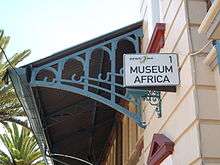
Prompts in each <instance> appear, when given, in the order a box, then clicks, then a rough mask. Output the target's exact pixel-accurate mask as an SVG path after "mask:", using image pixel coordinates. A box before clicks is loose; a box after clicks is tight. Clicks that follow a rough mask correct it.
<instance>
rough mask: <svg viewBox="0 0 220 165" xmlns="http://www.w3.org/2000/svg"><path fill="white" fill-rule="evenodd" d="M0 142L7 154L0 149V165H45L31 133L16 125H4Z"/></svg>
mask: <svg viewBox="0 0 220 165" xmlns="http://www.w3.org/2000/svg"><path fill="white" fill-rule="evenodd" d="M5 128H6V132H5V133H4V134H2V135H0V140H1V141H2V143H3V144H4V145H5V147H6V148H7V150H8V151H7V152H8V153H6V152H5V151H3V150H2V149H0V165H45V163H44V161H43V160H42V154H41V151H40V149H39V147H38V145H37V141H36V139H35V138H34V136H33V134H32V133H31V131H30V130H29V129H27V128H25V127H21V128H19V127H18V125H17V124H15V123H12V124H8V123H7V124H6V125H5Z"/></svg>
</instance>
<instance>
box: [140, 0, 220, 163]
mask: <svg viewBox="0 0 220 165" xmlns="http://www.w3.org/2000/svg"><path fill="white" fill-rule="evenodd" d="M147 3H148V0H144V1H143V2H142V7H141V15H142V18H143V19H144V35H145V37H144V39H143V45H142V48H143V52H144V51H145V50H146V47H147V43H148V40H149V38H148V35H147V26H148V25H147V17H146V15H147V12H145V11H147ZM206 11H207V2H206V1H205V0H160V17H161V21H162V22H164V23H166V31H165V46H164V48H163V49H162V50H161V52H167V53H170V52H175V53H178V55H179V62H180V77H181V84H180V86H178V88H177V92H176V93H163V101H162V102H163V103H162V118H160V119H158V118H156V117H154V118H153V119H152V120H151V122H150V125H149V126H148V127H147V128H146V129H145V131H144V150H143V154H142V157H140V161H139V163H138V164H144V163H146V159H147V156H146V155H148V152H149V148H150V143H151V140H152V136H153V134H154V133H158V132H159V133H163V134H165V135H166V136H167V137H169V138H170V139H171V140H172V141H174V142H175V151H174V153H173V155H172V159H173V164H174V165H187V164H202V163H203V164H209V165H210V164H219V163H220V142H218V140H217V139H220V108H219V105H220V101H219V100H218V99H220V97H217V96H218V95H219V96H220V90H219V89H220V80H219V77H220V76H219V74H218V73H215V72H214V71H212V70H211V69H210V68H209V67H208V66H206V65H205V64H204V63H203V60H204V58H205V56H206V55H207V53H208V52H209V50H210V47H208V48H207V49H205V50H204V51H203V52H201V53H200V54H197V55H196V56H189V54H190V53H193V52H196V51H198V50H200V49H201V48H202V47H203V46H204V45H205V44H206V43H207V41H208V39H207V38H206V35H205V34H204V35H202V34H198V27H199V25H200V23H201V21H202V20H203V18H204V17H205V15H206ZM217 81H218V82H217ZM149 110H150V109H149V108H148V111H149Z"/></svg>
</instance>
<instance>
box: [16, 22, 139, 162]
mask: <svg viewBox="0 0 220 165" xmlns="http://www.w3.org/2000/svg"><path fill="white" fill-rule="evenodd" d="M141 27H142V22H138V23H135V24H132V25H130V26H127V27H124V28H122V29H119V30H116V31H113V32H111V33H108V34H106V35H103V36H101V37H98V38H95V39H93V40H90V41H88V42H85V43H82V44H79V45H77V46H74V47H71V48H68V49H66V50H63V51H60V52H58V53H55V54H54V55H52V56H50V57H47V58H44V59H41V60H39V61H36V62H33V63H31V64H28V65H25V66H23V67H22V68H24V69H26V76H27V80H28V81H30V77H31V76H32V77H33V74H34V73H33V69H34V68H39V67H41V66H42V65H45V64H48V63H51V62H54V61H56V60H59V59H61V58H64V57H68V56H70V55H72V54H74V53H77V52H80V51H81V50H84V49H87V48H90V47H92V46H96V45H98V44H100V43H101V44H102V43H103V44H105V43H106V44H105V45H104V46H105V47H106V48H109V49H112V48H113V47H112V45H111V44H109V43H108V42H107V41H109V40H112V39H115V38H117V37H119V36H122V35H124V34H127V33H130V32H132V31H135V30H137V29H140V28H141ZM130 38H131V40H132V38H133V39H134V38H135V36H133V34H132V33H131V35H130ZM137 39H138V42H140V38H139V37H138V38H137ZM138 46H139V45H138ZM137 51H138V52H140V47H138V50H135V48H134V45H132V44H131V42H129V41H128V40H121V41H119V42H118V43H117V49H116V64H115V68H116V72H117V73H119V72H120V70H119V69H120V68H122V63H123V60H122V56H123V54H124V53H135V52H136V53H137ZM106 53H107V52H106V51H103V50H100V49H95V50H94V51H93V52H92V54H91V60H90V62H89V76H90V78H91V79H90V80H89V81H90V83H91V84H93V86H98V87H102V88H105V89H110V86H111V85H109V84H106V83H104V82H98V83H97V82H93V80H92V78H95V77H99V74H100V73H102V74H104V75H106V74H107V73H108V72H109V70H110V69H111V62H110V59H109V58H107V57H108V56H106ZM85 56H86V54H82V55H80V58H81V59H85ZM100 57H101V58H100ZM77 60H78V61H77ZM59 67H60V66H59V65H57V64H54V65H52V66H51V67H50V70H52V71H54V70H57V69H58V68H59ZM54 72H56V71H54ZM82 74H85V68H83V66H82V65H81V64H80V59H79V58H78V59H72V60H69V61H67V62H66V63H65V65H64V67H63V71H62V75H61V76H62V78H65V80H66V82H65V83H66V85H70V83H69V80H71V81H72V80H73V79H74V81H76V80H78V79H79V77H80V76H79V75H82ZM73 75H76V77H74V78H73V77H71V76H73ZM35 76H36V79H37V80H42V81H44V79H45V77H47V78H48V81H51V82H52V81H53V76H54V75H53V74H51V73H49V72H48V70H42V71H40V72H38V74H37V75H35ZM106 76H107V75H106ZM71 78H72V79H71ZM102 78H103V77H102ZM105 78H106V77H104V78H103V79H105ZM75 79H76V80H75ZM67 80H68V81H67ZM19 81H20V80H19ZM45 81H46V80H45ZM116 81H117V83H120V84H122V79H120V78H116ZM20 83H21V82H20ZM14 84H15V87H16V83H15V81H14ZM51 86H53V84H51ZM70 86H71V87H72V86H74V87H77V88H80V89H81V88H82V85H80V83H79V84H75V85H72V84H71V85H70ZM31 89H32V92H30V94H32V95H33V96H34V100H31V101H32V102H35V103H36V109H37V113H39V116H38V115H36V116H37V117H33V116H34V115H33V113H34V111H30V110H28V108H26V111H27V114H28V116H29V118H30V120H31V125H32V126H33V127H34V131H35V135H36V137H37V138H38V142H40V143H41V142H42V141H44V140H46V143H47V145H48V148H47V149H48V150H49V153H62V154H65V155H70V156H75V157H78V158H81V159H84V160H87V161H89V162H92V163H94V164H100V163H101V162H102V161H103V158H104V157H105V154H106V151H107V149H108V147H109V146H108V139H109V137H110V134H111V131H112V129H113V128H114V125H115V122H116V118H117V117H116V116H117V114H118V112H117V111H115V110H114V109H113V108H111V107H109V106H107V105H105V104H103V103H101V102H99V101H97V100H94V99H91V98H89V97H87V96H85V95H80V94H75V93H72V92H68V91H64V90H60V89H55V88H50V87H45V86H32V87H31ZM88 90H89V91H90V92H93V93H94V94H96V95H98V96H101V97H104V98H107V99H111V97H112V96H111V94H109V93H107V92H106V91H103V90H100V89H99V88H92V87H91V88H89V89H88ZM115 90H116V91H117V92H118V93H119V94H122V93H123V92H124V89H123V88H117V89H115ZM26 99H30V98H26ZM115 100H116V102H117V103H118V104H123V103H122V101H121V100H120V98H118V97H116V99H115ZM26 102H27V100H26ZM36 118H37V119H36ZM35 120H40V123H42V126H39V125H41V124H36V123H37V122H38V121H37V122H36V121H35ZM41 127H42V128H41ZM42 129H43V135H42V136H39V134H41V133H39V132H41V131H42ZM36 132H37V133H36ZM42 148H44V145H43V147H42ZM54 158H55V159H56V160H59V161H64V162H66V163H69V164H79V165H80V164H84V163H80V162H79V161H74V160H73V159H69V158H64V157H59V156H55V157H54ZM54 164H61V163H59V162H58V161H54Z"/></svg>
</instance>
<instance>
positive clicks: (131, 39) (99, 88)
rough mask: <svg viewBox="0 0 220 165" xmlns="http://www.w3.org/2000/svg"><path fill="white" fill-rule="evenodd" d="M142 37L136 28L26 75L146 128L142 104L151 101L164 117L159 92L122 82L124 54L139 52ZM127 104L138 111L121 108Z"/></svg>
mask: <svg viewBox="0 0 220 165" xmlns="http://www.w3.org/2000/svg"><path fill="white" fill-rule="evenodd" d="M142 36H143V32H142V29H141V28H139V29H135V30H133V31H130V32H127V33H126V34H122V35H120V36H117V37H115V38H113V39H109V40H106V41H105V42H101V43H99V44H96V45H94V46H90V47H87V48H85V49H83V50H79V51H77V52H74V53H72V54H70V55H67V56H63V57H60V58H59V59H56V60H53V61H49V62H47V63H44V64H42V65H38V66H29V67H26V75H31V76H30V78H29V77H28V76H27V78H28V80H30V83H29V85H30V86H31V87H46V88H51V89H59V90H64V91H68V92H72V93H74V94H79V95H82V96H85V97H88V98H91V99H93V100H96V101H98V102H100V103H103V104H105V105H107V106H109V107H111V108H113V109H115V110H117V111H118V112H120V113H122V114H124V115H126V116H128V117H129V118H131V119H133V120H134V121H135V122H136V123H137V124H138V125H139V126H140V127H142V128H145V127H146V124H147V121H146V117H145V116H144V115H145V113H144V110H143V108H142V106H141V105H142V101H148V102H149V103H150V104H151V105H152V106H154V107H155V111H156V113H157V115H158V117H161V99H160V92H157V91H147V90H144V89H130V88H125V87H124V86H123V81H122V80H123V66H122V56H123V54H124V53H140V40H141V37H142ZM122 45H124V46H122ZM104 63H105V64H104ZM103 68H104V69H103ZM29 72H31V73H30V74H29ZM124 101H125V102H133V103H134V105H135V106H136V112H132V111H129V109H128V108H127V107H126V106H125V105H122V104H121V103H122V102H124Z"/></svg>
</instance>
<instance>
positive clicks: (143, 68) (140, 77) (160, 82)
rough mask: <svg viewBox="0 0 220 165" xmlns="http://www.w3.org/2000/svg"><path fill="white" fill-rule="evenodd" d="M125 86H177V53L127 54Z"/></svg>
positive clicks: (178, 81)
mask: <svg viewBox="0 0 220 165" xmlns="http://www.w3.org/2000/svg"><path fill="white" fill-rule="evenodd" d="M123 62H124V64H123V65H124V80H123V82H124V86H127V87H129V86H130V87H136V86H176V85H178V84H179V83H180V80H179V71H178V59H177V54H165V53H164V54H162V53H160V54H125V55H124V61H123Z"/></svg>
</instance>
